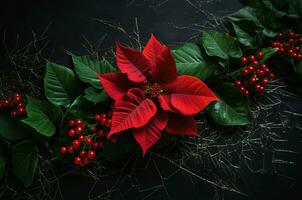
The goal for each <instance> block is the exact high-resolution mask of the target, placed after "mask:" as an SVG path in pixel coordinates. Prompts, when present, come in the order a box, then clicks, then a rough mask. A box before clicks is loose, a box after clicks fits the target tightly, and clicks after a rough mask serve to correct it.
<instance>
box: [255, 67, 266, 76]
mask: <svg viewBox="0 0 302 200" xmlns="http://www.w3.org/2000/svg"><path fill="white" fill-rule="evenodd" d="M256 73H257V75H258V76H264V75H265V73H264V71H263V70H261V69H258V70H257V72H256Z"/></svg>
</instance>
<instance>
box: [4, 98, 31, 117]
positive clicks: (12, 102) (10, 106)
mask: <svg viewBox="0 0 302 200" xmlns="http://www.w3.org/2000/svg"><path fill="white" fill-rule="evenodd" d="M1 111H7V112H9V113H10V116H11V117H12V118H16V117H23V116H24V115H25V114H26V109H25V103H24V101H23V96H22V94H20V93H14V94H13V95H12V97H11V98H10V99H0V112H1Z"/></svg>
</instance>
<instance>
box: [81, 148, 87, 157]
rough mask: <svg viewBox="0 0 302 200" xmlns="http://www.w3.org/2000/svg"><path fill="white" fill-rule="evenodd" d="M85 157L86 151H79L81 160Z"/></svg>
mask: <svg viewBox="0 0 302 200" xmlns="http://www.w3.org/2000/svg"><path fill="white" fill-rule="evenodd" d="M86 155H87V151H85V150H82V151H80V156H81V157H82V158H85V157H86Z"/></svg>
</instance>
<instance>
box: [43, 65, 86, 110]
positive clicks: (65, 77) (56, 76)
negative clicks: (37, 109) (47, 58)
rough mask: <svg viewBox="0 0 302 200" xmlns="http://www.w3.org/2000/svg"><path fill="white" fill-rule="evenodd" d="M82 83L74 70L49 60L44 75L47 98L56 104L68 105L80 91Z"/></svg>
mask: <svg viewBox="0 0 302 200" xmlns="http://www.w3.org/2000/svg"><path fill="white" fill-rule="evenodd" d="M80 88H81V87H80V85H79V81H78V79H77V77H76V76H75V74H74V73H73V71H72V70H70V69H68V68H67V67H64V66H61V65H57V64H55V63H52V62H48V63H47V66H46V74H45V77H44V89H45V96H46V97H47V99H48V100H49V101H50V102H52V103H53V104H55V105H59V106H60V105H62V106H65V107H68V106H69V105H70V104H71V102H72V101H73V100H74V99H75V97H77V96H78V95H79V94H80V93H81V90H80Z"/></svg>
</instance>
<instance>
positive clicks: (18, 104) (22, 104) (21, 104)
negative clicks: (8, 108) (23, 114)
mask: <svg viewBox="0 0 302 200" xmlns="http://www.w3.org/2000/svg"><path fill="white" fill-rule="evenodd" d="M17 107H18V108H20V107H23V108H24V107H25V104H24V103H23V102H20V103H17Z"/></svg>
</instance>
